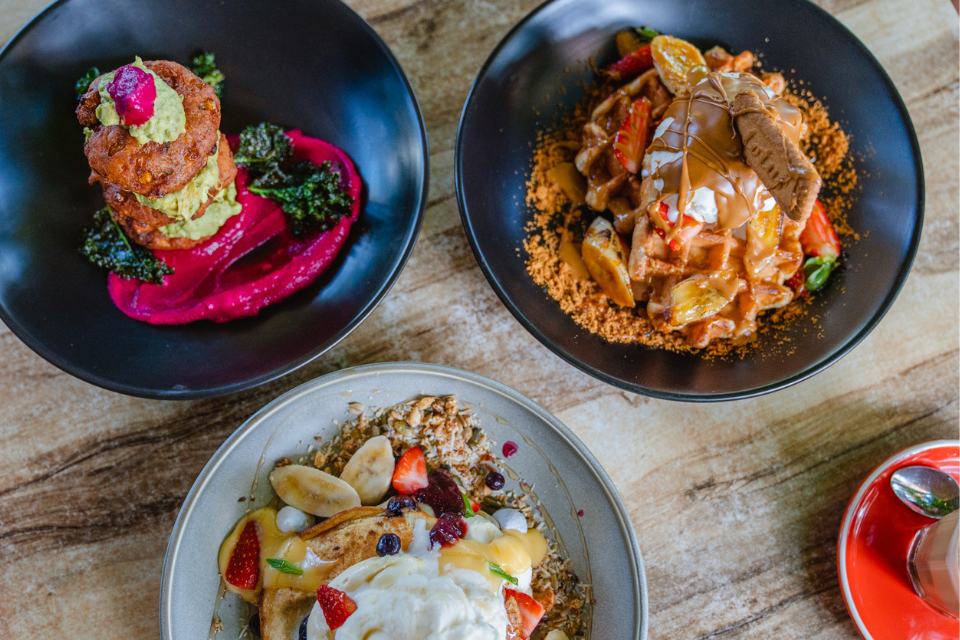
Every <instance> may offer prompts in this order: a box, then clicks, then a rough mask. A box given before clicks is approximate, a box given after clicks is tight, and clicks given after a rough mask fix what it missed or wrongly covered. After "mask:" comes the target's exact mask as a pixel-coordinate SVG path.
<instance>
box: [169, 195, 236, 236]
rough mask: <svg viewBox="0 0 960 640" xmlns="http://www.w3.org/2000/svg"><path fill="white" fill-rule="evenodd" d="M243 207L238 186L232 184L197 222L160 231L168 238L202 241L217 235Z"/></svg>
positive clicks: (177, 223)
mask: <svg viewBox="0 0 960 640" xmlns="http://www.w3.org/2000/svg"><path fill="white" fill-rule="evenodd" d="M241 209H243V207H242V206H241V205H240V203H239V202H237V186H236V185H235V184H234V183H232V182H231V183H230V184H229V185H228V186H227V188H226V189H221V190H220V193H218V194H217V197H216V198H214V200H213V202H211V203H210V206H209V207H207V210H206V211H204V212H203V215H202V216H200V217H199V218H197V219H196V220H184V221H183V222H176V223H174V224H168V225H167V226H165V227H161V228H160V231H161V232H162V233H163V234H164V235H165V236H167V237H168V238H190V239H191V240H200V239H201V238H208V237H210V236H212V235H213V234H215V233H216V232H217V231H218V230H219V229H220V227H222V226H223V223H225V222H226V221H227V220H229V219H230V218H232V217H233V216H235V215H237V214H238V213H240V211H241Z"/></svg>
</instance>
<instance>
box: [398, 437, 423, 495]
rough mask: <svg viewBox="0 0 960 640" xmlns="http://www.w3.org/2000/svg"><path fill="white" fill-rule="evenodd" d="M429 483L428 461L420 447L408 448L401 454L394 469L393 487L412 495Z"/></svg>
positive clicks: (402, 492)
mask: <svg viewBox="0 0 960 640" xmlns="http://www.w3.org/2000/svg"><path fill="white" fill-rule="evenodd" d="M428 484H429V482H428V480H427V461H426V459H424V457H423V451H422V450H421V449H420V447H413V448H412V449H408V450H407V452H406V453H404V454H403V455H402V456H400V460H398V461H397V466H396V467H395V468H394V470H393V488H394V489H396V490H397V491H398V492H399V493H401V494H404V495H412V494H414V493H416V492H417V491H419V490H420V489H425V488H426V487H427V485H428Z"/></svg>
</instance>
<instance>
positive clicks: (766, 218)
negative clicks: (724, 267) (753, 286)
mask: <svg viewBox="0 0 960 640" xmlns="http://www.w3.org/2000/svg"><path fill="white" fill-rule="evenodd" d="M782 228H783V215H782V214H781V213H780V205H774V207H773V208H772V209H767V210H766V211H757V213H756V215H754V216H753V217H751V218H750V220H749V221H748V222H747V250H746V253H745V254H744V256H743V265H744V266H745V267H746V269H747V278H748V279H749V280H751V281H755V280H757V279H758V278H759V277H760V273H761V272H762V271H763V270H764V269H765V268H766V267H767V265H768V264H770V259H771V258H773V256H774V255H776V253H777V247H778V246H779V245H780V232H781V229H782Z"/></svg>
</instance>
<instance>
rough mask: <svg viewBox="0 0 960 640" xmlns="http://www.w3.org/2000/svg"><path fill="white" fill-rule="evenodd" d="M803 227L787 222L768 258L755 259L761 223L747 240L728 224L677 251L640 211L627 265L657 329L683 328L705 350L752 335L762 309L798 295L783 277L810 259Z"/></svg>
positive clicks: (751, 228) (748, 231) (690, 340)
mask: <svg viewBox="0 0 960 640" xmlns="http://www.w3.org/2000/svg"><path fill="white" fill-rule="evenodd" d="M775 211H776V210H775ZM776 215H777V216H780V214H779V211H776ZM802 228H803V225H802V224H798V223H796V222H793V221H791V220H789V219H784V220H783V221H782V228H781V229H780V231H779V233H777V234H774V236H773V238H772V242H773V246H772V247H768V248H769V250H768V251H767V252H765V253H767V254H769V255H765V256H764V255H762V254H760V259H759V260H756V261H752V260H751V259H750V257H751V256H754V255H757V254H758V253H760V252H758V251H757V249H756V248H751V240H752V241H753V242H754V243H760V242H761V241H760V240H759V239H758V238H757V234H758V230H757V228H756V226H752V225H750V224H748V225H747V228H746V234H747V237H746V238H739V237H736V236H735V235H734V234H733V231H731V230H729V229H728V230H724V231H713V230H710V229H704V230H702V231H700V233H698V234H697V235H696V236H694V237H693V238H692V239H691V240H690V241H688V242H686V243H684V244H683V245H681V247H680V248H679V250H677V251H674V250H672V249H670V248H669V246H668V245H667V242H666V241H665V240H664V239H663V238H661V237H660V236H659V235H658V234H657V233H656V232H655V230H654V228H653V224H652V223H651V222H650V220H649V218H647V216H640V217H639V218H638V220H637V223H636V226H635V227H634V231H633V239H632V247H631V251H630V261H629V265H628V268H629V272H630V277H631V279H632V280H634V281H635V291H634V294H635V297H636V298H637V300H639V301H645V302H646V304H647V315H648V316H649V317H650V320H651V321H652V322H653V324H654V327H655V328H656V329H657V330H658V331H663V332H673V331H678V332H680V333H681V335H683V336H684V338H685V339H686V340H687V342H688V343H689V344H691V345H692V346H695V347H706V346H707V345H708V344H710V342H711V341H712V340H715V339H718V338H733V339H745V338H747V337H749V336H750V335H752V334H753V333H754V332H755V331H756V327H757V323H756V318H757V315H758V314H759V313H760V312H762V311H765V310H768V309H775V308H779V307H782V306H784V305H786V304H788V303H789V302H790V301H791V300H793V297H794V292H793V290H792V289H791V288H790V287H788V286H786V285H785V284H784V282H786V281H787V280H788V279H789V278H790V277H791V276H793V274H794V273H796V271H797V269H799V268H800V265H801V264H802V262H803V250H802V249H801V248H800V240H799V237H800V231H801V230H802ZM768 242H769V240H768ZM748 263H751V268H749V269H748V267H747V264H748ZM720 298H722V300H721V299H720Z"/></svg>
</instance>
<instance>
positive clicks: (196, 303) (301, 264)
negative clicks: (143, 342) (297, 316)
mask: <svg viewBox="0 0 960 640" xmlns="http://www.w3.org/2000/svg"><path fill="white" fill-rule="evenodd" d="M287 135H288V136H289V137H290V140H291V141H292V142H293V148H294V152H295V153H296V155H297V156H298V157H300V158H304V159H307V160H310V161H312V162H315V163H316V164H318V165H319V164H321V163H323V162H325V161H328V160H329V161H331V162H332V164H333V165H334V167H335V168H336V167H340V168H341V169H342V170H343V171H342V175H343V176H344V178H346V180H348V181H349V187H348V193H349V194H350V195H351V196H352V197H353V206H351V208H350V210H351V215H350V216H349V217H345V218H343V219H341V220H340V222H339V223H338V224H337V226H336V227H334V228H333V229H330V230H329V231H324V232H323V233H319V234H311V235H309V236H306V237H304V238H300V239H298V238H294V237H293V236H292V235H291V234H290V232H289V231H288V230H287V220H286V217H285V216H284V213H283V210H282V209H281V208H280V205H278V204H275V203H274V202H272V201H271V200H268V199H266V198H262V197H260V196H257V195H254V194H252V193H250V192H249V191H247V187H246V181H247V172H246V170H245V169H243V168H241V169H240V170H239V172H238V173H237V183H236V184H237V202H239V203H240V204H241V205H242V206H243V211H241V212H240V213H239V214H237V215H235V216H233V217H232V218H230V219H229V220H227V222H226V223H225V224H224V225H223V226H222V227H221V228H220V230H219V231H217V233H216V234H215V235H214V236H213V237H212V238H210V239H209V240H207V241H206V242H204V243H203V244H199V245H197V246H196V247H194V248H192V249H184V250H178V251H157V252H155V253H156V255H157V256H158V257H159V258H161V259H163V260H164V261H165V262H166V263H167V264H168V265H170V266H171V267H173V270H174V273H173V275H169V276H165V278H164V283H163V284H162V285H156V284H148V283H145V282H142V281H140V280H124V279H123V278H121V277H120V276H118V275H116V274H113V273H111V274H110V276H109V280H108V284H107V286H108V288H109V291H110V298H111V299H112V300H113V302H114V304H115V305H117V307H118V308H119V309H120V310H121V311H123V312H124V313H125V314H127V315H128V316H130V317H131V318H134V319H136V320H143V321H144V322H149V323H151V324H184V323H187V322H193V321H194V320H203V319H206V320H213V321H214V322H226V321H228V320H234V319H236V318H241V317H244V316H252V315H256V313H257V312H259V311H260V309H262V308H263V307H265V306H267V305H270V304H273V303H275V302H279V301H280V300H283V299H284V298H286V297H288V296H290V295H291V294H293V293H294V292H296V291H299V290H300V289H302V288H304V287H306V286H307V285H309V284H310V283H311V282H313V281H314V280H315V279H316V278H317V276H319V275H320V274H321V273H323V271H324V270H325V269H326V268H327V267H328V266H330V263H332V262H333V260H334V258H336V257H337V254H338V253H339V252H340V249H342V248H343V245H344V243H345V242H346V240H347V236H348V235H349V233H350V227H351V225H353V223H354V222H355V221H356V219H357V216H358V215H359V214H360V187H361V184H362V183H361V180H360V176H359V175H358V174H357V171H356V168H355V167H354V166H353V162H351V161H350V158H349V157H348V156H347V154H345V153H344V152H343V151H341V150H340V149H338V148H337V147H335V146H333V145H331V144H328V143H326V142H324V141H322V140H318V139H316V138H310V137H307V136H305V135H303V134H301V133H300V132H299V131H290V132H288V134H287ZM228 139H229V141H230V144H231V146H232V147H236V144H237V136H229V137H228ZM274 238H276V241H275V242H274V243H272V245H271V247H272V248H271V249H269V250H268V252H267V253H265V254H264V255H262V256H259V257H257V258H256V260H253V261H250V260H244V261H242V263H240V264H238V261H239V260H240V259H241V258H243V257H244V256H246V255H247V254H249V253H250V252H251V251H253V250H255V249H257V248H258V247H262V246H263V245H264V244H265V243H267V242H268V241H271V240H273V239H274Z"/></svg>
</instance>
